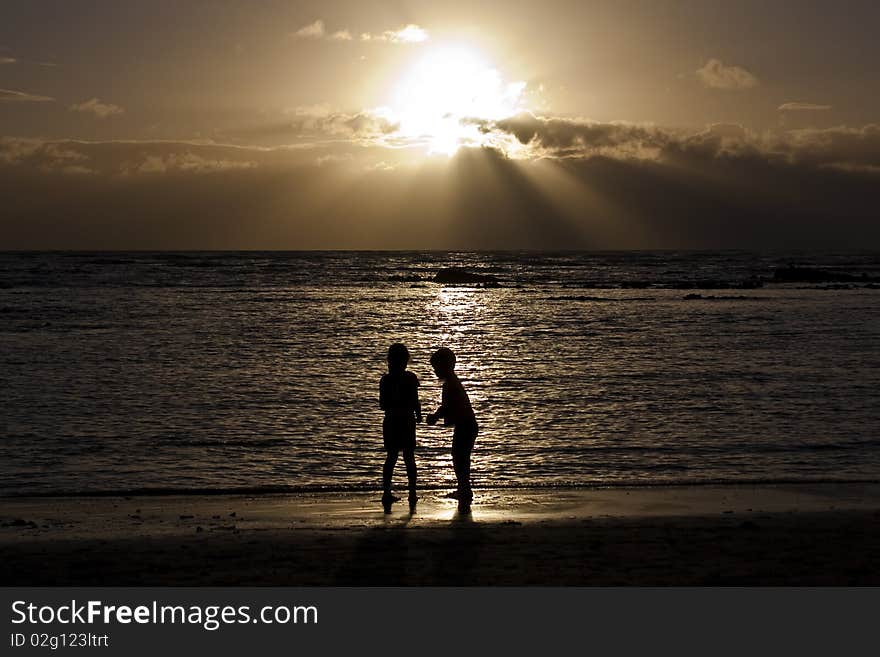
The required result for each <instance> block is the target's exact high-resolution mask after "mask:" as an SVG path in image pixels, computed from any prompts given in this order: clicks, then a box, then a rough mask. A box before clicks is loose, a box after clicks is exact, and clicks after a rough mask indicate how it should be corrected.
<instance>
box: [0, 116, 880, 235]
mask: <svg viewBox="0 0 880 657" xmlns="http://www.w3.org/2000/svg"><path fill="white" fill-rule="evenodd" d="M352 116H354V115H350V116H349V119H350V118H352ZM343 123H344V121H343ZM478 125H480V128H481V129H482V130H484V131H485V134H486V136H487V137H491V138H493V139H496V138H497V141H498V143H500V144H504V143H505V142H504V140H505V139H507V140H513V141H515V142H516V143H517V144H520V145H521V146H522V147H523V148H524V149H526V151H527V154H528V155H537V156H536V157H525V158H522V159H514V158H512V157H510V156H509V155H508V154H507V152H506V151H505V150H504V149H503V148H501V147H499V148H481V149H480V148H465V149H462V150H461V151H459V153H458V154H457V155H456V156H455V157H453V158H452V159H450V160H446V159H443V158H428V159H419V160H417V163H415V164H414V163H413V162H412V161H410V162H407V161H406V159H405V157H406V154H405V152H404V151H401V150H400V149H389V148H383V147H381V146H377V145H370V144H369V143H367V142H364V143H360V142H358V145H357V147H356V148H353V146H352V142H353V141H356V140H353V139H350V140H346V139H340V140H337V141H334V142H328V143H322V144H308V145H306V144H304V145H302V146H299V147H288V148H257V147H241V146H234V145H228V144H214V143H208V142H124V141H119V142H77V141H70V140H68V141H56V142H48V141H41V140H28V139H13V138H3V139H0V209H2V212H0V235H3V242H2V245H0V247H2V248H233V249H234V248H291V249H296V248H530V247H531V248H601V249H616V248H789V249H790V248H811V247H821V248H836V247H840V248H850V247H857V248H880V221H878V214H880V191H878V190H880V126H876V125H867V126H863V127H859V128H847V127H836V128H828V129H809V130H798V131H789V132H785V133H778V134H756V133H753V132H750V131H749V130H746V129H745V128H744V127H742V126H740V125H736V124H719V125H714V126H710V127H709V128H707V129H705V130H703V131H700V132H698V133H696V134H684V133H680V132H677V131H674V130H668V129H661V128H656V127H650V126H637V125H629V124H617V123H608V124H605V123H598V122H587V121H575V120H570V119H555V118H549V117H534V116H528V115H522V116H519V117H513V118H511V119H508V120H505V121H496V122H482V123H480V124H478ZM370 129H372V128H370ZM346 130H347V131H349V132H351V133H352V134H355V133H359V132H363V131H364V128H363V126H359V125H358V124H357V123H356V124H355V125H354V126H353V127H351V126H350V127H348V128H346Z"/></svg>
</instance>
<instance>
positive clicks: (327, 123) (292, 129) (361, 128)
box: [252, 103, 399, 142]
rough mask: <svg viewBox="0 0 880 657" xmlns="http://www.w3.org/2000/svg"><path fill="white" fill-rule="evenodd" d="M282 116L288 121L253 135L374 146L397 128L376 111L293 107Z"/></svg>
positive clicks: (315, 106)
mask: <svg viewBox="0 0 880 657" xmlns="http://www.w3.org/2000/svg"><path fill="white" fill-rule="evenodd" d="M285 114H287V115H289V116H290V117H291V118H290V119H289V120H287V121H284V122H282V123H279V124H270V125H266V126H261V127H259V128H258V129H257V130H256V132H257V133H259V134H260V135H262V136H269V135H274V136H277V137H279V138H283V137H285V136H288V137H298V138H304V137H306V138H327V137H330V138H334V139H338V138H344V139H352V140H354V141H362V140H363V141H373V142H375V141H376V140H381V139H384V138H386V137H388V136H389V135H392V134H393V133H394V132H396V131H397V130H398V128H399V125H398V124H397V123H395V122H394V121H392V120H390V119H389V118H387V117H385V116H383V115H382V114H381V113H380V112H378V111H374V110H362V111H360V112H342V111H338V110H334V109H332V108H331V107H330V105H328V104H326V103H320V104H317V105H308V106H301V107H295V108H292V109H289V110H286V111H285ZM252 133H253V131H252Z"/></svg>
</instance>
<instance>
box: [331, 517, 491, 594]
mask: <svg viewBox="0 0 880 657" xmlns="http://www.w3.org/2000/svg"><path fill="white" fill-rule="evenodd" d="M417 516H418V512H417V511H415V510H413V509H411V510H410V512H409V513H407V514H406V515H404V516H398V517H397V518H392V517H389V516H385V522H384V524H382V525H379V526H377V527H373V528H371V529H369V530H367V531H366V533H365V534H364V536H363V537H362V538H361V539H360V540H359V541H358V542H357V543H356V545H355V547H354V550H353V551H352V553H351V557H350V559H349V561H348V562H346V563H345V564H343V565H342V566H341V567H340V568H339V570H338V571H337V573H336V576H335V578H334V584H335V585H337V586H410V585H413V584H421V583H433V584H439V585H444V586H455V585H459V586H460V585H465V584H468V583H469V581H470V580H471V575H472V574H473V573H474V572H475V571H476V569H477V567H478V565H479V560H480V552H481V549H480V548H481V545H482V543H483V540H484V535H483V531H484V530H483V527H482V526H481V525H480V523H477V522H474V519H473V514H472V512H471V508H470V505H460V506H459V507H458V508H457V509H456V510H455V512H454V513H453V515H452V517H451V518H450V519H449V521H448V522H443V521H440V522H437V524H436V525H434V527H435V528H436V531H431V532H428V533H427V534H426V533H425V532H411V531H408V526H409V524H410V522H411V521H412V520H413V518H415V517H417Z"/></svg>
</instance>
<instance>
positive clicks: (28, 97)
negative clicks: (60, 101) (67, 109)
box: [0, 89, 55, 103]
mask: <svg viewBox="0 0 880 657" xmlns="http://www.w3.org/2000/svg"><path fill="white" fill-rule="evenodd" d="M2 102H10V103H53V102H55V99H54V98H52V97H51V96H39V95H37V94H29V93H27V92H25V91H13V90H12V89H0V103H2Z"/></svg>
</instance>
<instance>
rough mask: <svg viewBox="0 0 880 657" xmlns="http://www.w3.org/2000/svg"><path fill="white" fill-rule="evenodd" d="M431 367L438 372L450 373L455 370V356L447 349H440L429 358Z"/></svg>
mask: <svg viewBox="0 0 880 657" xmlns="http://www.w3.org/2000/svg"><path fill="white" fill-rule="evenodd" d="M431 365H433V366H434V367H436V368H437V369H439V370H443V371H447V372H448V371H450V370H454V369H455V354H454V353H452V349H449V348H448V347H440V348H439V349H438V350H437V351H435V352H434V354H433V355H432V356H431Z"/></svg>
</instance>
